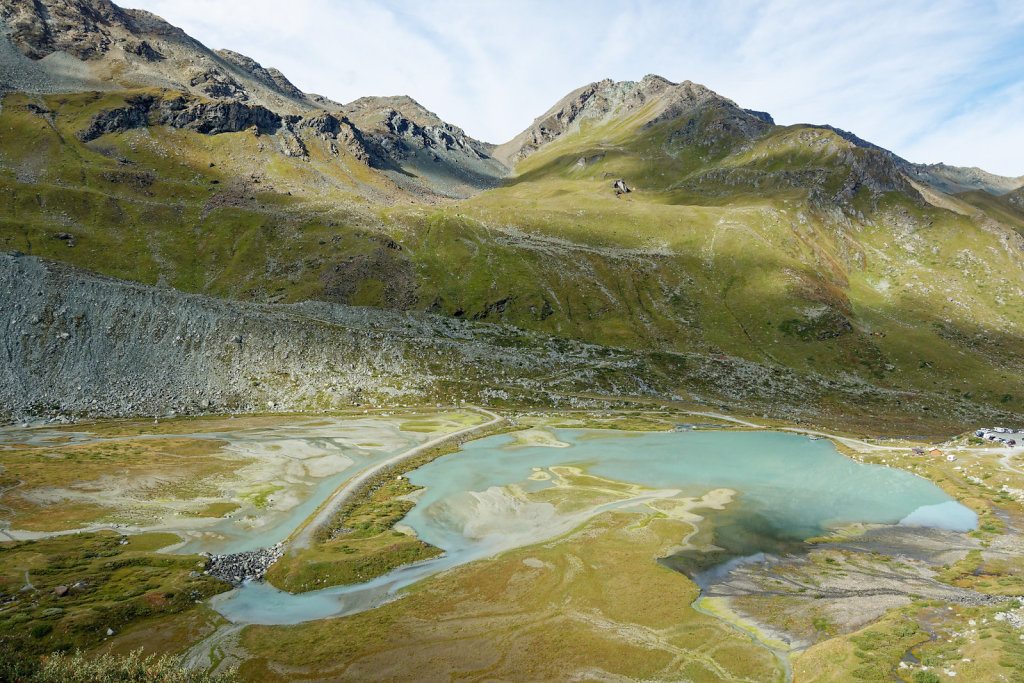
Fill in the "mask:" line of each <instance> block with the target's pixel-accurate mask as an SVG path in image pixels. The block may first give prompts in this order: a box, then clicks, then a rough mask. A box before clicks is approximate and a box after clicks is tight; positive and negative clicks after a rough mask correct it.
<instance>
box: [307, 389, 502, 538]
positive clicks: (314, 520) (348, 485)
mask: <svg viewBox="0 0 1024 683" xmlns="http://www.w3.org/2000/svg"><path fill="white" fill-rule="evenodd" d="M465 407H466V408H471V409H473V410H476V411H478V412H481V413H483V414H484V415H487V416H489V417H491V418H492V419H491V420H490V421H489V422H484V423H483V424H479V425H473V426H472V427H465V428H464V429H460V430H458V431H456V432H449V433H448V434H443V435H441V436H438V437H435V438H433V439H431V440H429V441H425V442H423V443H421V444H420V445H419V446H414V447H413V448H410V449H409V450H407V451H402V452H401V453H399V454H397V455H393V456H391V457H390V458H388V459H387V460H382V461H381V462H379V463H377V464H376V465H373V466H372V467H368V468H366V469H365V470H363V471H362V472H360V473H359V474H357V475H356V476H354V477H352V478H351V479H349V480H348V481H347V482H345V484H344V485H342V486H341V487H340V488H338V490H336V491H335V492H334V493H332V494H331V496H330V498H328V499H327V500H326V501H325V502H324V504H323V505H322V506H320V509H319V510H318V511H317V512H316V513H314V515H313V516H312V517H311V518H310V519H309V521H308V522H307V523H306V524H304V525H303V526H302V527H300V528H299V530H298V531H297V532H296V533H295V535H293V536H292V539H291V541H290V542H289V544H288V545H289V548H288V549H289V550H299V549H303V548H308V547H309V546H310V542H311V541H312V539H313V534H315V533H316V530H317V529H319V528H320V527H322V526H323V525H325V524H327V523H328V522H329V521H330V520H331V519H332V518H333V517H334V516H335V515H336V514H337V513H338V511H339V510H341V509H342V508H343V507H344V506H345V505H347V504H348V503H349V501H351V500H352V498H353V497H354V496H355V495H356V494H357V493H358V492H359V489H360V488H362V486H363V485H364V484H365V483H366V482H368V481H369V480H370V479H372V478H373V477H375V476H376V475H377V474H379V473H380V472H382V471H384V470H386V469H387V468H389V467H391V466H392V465H396V464H398V463H400V462H402V461H404V460H408V459H410V458H415V457H416V456H417V455H420V454H421V453H423V452H424V451H426V450H428V449H430V448H434V447H435V446H440V445H441V444H443V443H445V442H446V441H450V440H453V439H457V438H459V437H461V436H464V435H466V434H470V433H472V432H475V431H477V430H482V429H487V428H488V427H492V426H494V425H497V424H499V423H501V422H502V421H503V420H505V418H504V417H502V416H501V415H498V414H497V413H492V412H491V411H489V410H487V409H486V408H481V407H479V406H473V405H467V406H465Z"/></svg>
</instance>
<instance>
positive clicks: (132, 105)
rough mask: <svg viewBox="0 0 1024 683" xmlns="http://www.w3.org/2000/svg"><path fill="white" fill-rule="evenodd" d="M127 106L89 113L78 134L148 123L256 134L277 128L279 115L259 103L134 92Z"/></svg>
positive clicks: (87, 138)
mask: <svg viewBox="0 0 1024 683" xmlns="http://www.w3.org/2000/svg"><path fill="white" fill-rule="evenodd" d="M127 103H128V106H126V107H119V108H117V109H107V110H104V111H101V112H99V113H98V114H96V115H95V116H93V118H92V120H91V121H90V123H89V127H88V128H86V129H85V130H84V131H82V132H81V133H80V134H79V138H80V139H81V140H83V141H85V142H88V141H90V140H95V139H96V138H98V137H100V136H101V135H104V134H106V133H118V132H122V131H125V130H129V129H131V128H142V127H144V126H148V125H165V126H171V127H172V128H185V129H188V130H194V131H196V132H198V133H204V134H207V135H216V134H218V133H237V132H240V131H243V130H247V129H249V128H256V130H258V131H259V132H260V133H273V132H276V131H277V129H278V128H280V127H281V122H282V121H281V117H280V116H278V115H277V114H275V113H274V112H272V111H270V110H268V109H266V108H265V107H261V106H259V105H248V104H243V103H241V102H237V101H233V102H204V101H200V100H195V99H192V98H189V97H185V96H179V97H172V98H170V99H159V98H157V97H154V96H150V95H138V96H134V97H130V98H129V99H128V100H127Z"/></svg>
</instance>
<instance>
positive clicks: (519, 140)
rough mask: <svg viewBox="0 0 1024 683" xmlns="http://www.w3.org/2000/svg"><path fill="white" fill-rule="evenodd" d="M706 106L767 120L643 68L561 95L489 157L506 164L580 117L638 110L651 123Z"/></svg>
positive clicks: (753, 126)
mask: <svg viewBox="0 0 1024 683" xmlns="http://www.w3.org/2000/svg"><path fill="white" fill-rule="evenodd" d="M707 107H725V108H728V109H730V110H734V112H735V114H736V116H737V117H738V118H739V119H743V120H744V123H745V124H746V125H747V127H748V128H750V130H751V131H754V132H756V131H757V130H760V129H763V128H764V127H765V126H768V125H771V124H772V123H773V122H772V120H771V117H770V116H769V115H768V114H765V113H764V112H751V111H747V110H745V109H742V108H740V107H739V106H738V105H737V104H736V103H735V102H733V101H732V100H730V99H727V98H725V97H722V96H721V95H719V94H717V93H716V92H714V91H713V90H711V89H710V88H707V87H706V86H703V85H701V84H699V83H693V82H692V81H683V82H682V83H673V82H672V81H670V80H668V79H667V78H664V77H662V76H658V75H655V74H648V75H647V76H644V77H643V78H642V79H641V80H639V81H613V80H611V79H607V78H606V79H604V80H601V81H596V82H594V83H589V84H588V85H585V86H583V87H582V88H577V89H576V90H573V91H572V92H571V93H569V94H568V95H566V96H565V97H563V98H562V99H561V100H559V101H558V102H557V103H555V105H554V106H553V107H552V108H551V109H549V110H548V111H546V112H545V113H544V114H542V115H541V116H539V117H538V118H537V119H535V120H534V122H533V125H531V126H530V127H529V128H527V129H526V130H524V131H523V132H522V133H520V134H519V135H517V136H516V137H515V138H513V139H512V140H510V141H509V142H506V143H504V144H502V145H499V146H498V147H497V149H496V150H495V157H496V158H498V159H500V160H501V161H503V162H504V163H505V164H506V165H509V166H512V165H514V164H515V163H516V162H518V161H521V160H522V159H525V158H526V157H527V156H529V155H530V154H532V153H534V152H535V151H537V150H538V149H539V148H540V147H542V146H543V145H545V144H547V143H548V142H551V141H552V140H554V139H556V138H558V137H561V136H562V135H564V134H566V133H568V132H570V131H573V130H578V129H579V126H580V124H581V123H582V122H583V121H601V120H609V119H613V118H623V119H624V118H626V117H629V116H633V115H635V114H637V113H640V112H642V113H643V116H642V117H641V118H640V122H639V125H642V126H652V125H655V124H658V123H661V122H664V121H668V120H672V119H675V118H679V117H680V116H683V115H684V114H688V113H692V112H694V111H696V110H698V109H702V108H707Z"/></svg>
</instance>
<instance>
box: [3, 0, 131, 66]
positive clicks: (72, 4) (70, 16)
mask: <svg viewBox="0 0 1024 683" xmlns="http://www.w3.org/2000/svg"><path fill="white" fill-rule="evenodd" d="M0 18H3V20H4V22H6V24H7V26H8V28H9V30H10V40H11V41H12V42H13V43H14V44H15V45H16V46H17V47H18V49H20V50H21V51H22V53H23V54H24V55H25V56H26V57H29V58H30V59H42V58H43V57H46V56H47V55H49V54H52V53H54V52H57V51H62V52H67V53H68V54H70V55H72V56H74V57H77V58H78V59H83V60H86V59H96V58H99V57H101V56H103V55H104V54H106V52H107V51H108V50H109V49H110V47H111V44H112V43H113V36H112V34H111V30H110V29H111V28H112V27H114V26H120V27H123V28H126V29H129V30H130V29H131V27H132V20H131V17H130V16H129V15H128V14H127V13H126V12H125V11H124V10H122V9H121V8H119V7H118V6H117V5H114V4H113V3H111V2H109V0H49V1H48V2H41V1H40V0H6V1H5V2H4V3H3V4H0Z"/></svg>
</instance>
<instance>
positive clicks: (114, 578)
mask: <svg viewBox="0 0 1024 683" xmlns="http://www.w3.org/2000/svg"><path fill="white" fill-rule="evenodd" d="M179 541H180V539H179V538H178V537H177V536H175V535H174V534H158V533H154V534H141V535H137V536H132V537H128V538H127V540H122V537H121V536H120V535H119V534H115V533H109V532H105V533H96V534H73V535H68V536H59V537H56V538H51V539H45V540H38V541H24V542H9V543H0V594H2V601H3V610H2V611H0V656H3V653H4V652H8V653H10V652H15V651H17V652H20V653H21V654H23V655H24V654H28V655H33V656H35V655H43V654H46V653H49V652H55V651H73V650H76V649H92V648H95V647H97V646H99V645H101V644H102V643H103V642H104V641H105V640H107V639H108V638H109V637H110V635H112V634H113V633H115V632H120V631H124V630H125V629H129V628H132V627H136V626H138V625H140V624H143V623H146V622H147V621H150V620H160V619H163V618H165V617H168V616H171V615H177V614H181V613H185V612H189V611H194V610H196V609H198V607H197V601H202V600H204V599H206V598H208V597H210V596H212V595H215V594H217V593H220V592H222V591H225V590H228V589H229V588H230V587H231V586H230V585H229V584H227V583H225V582H223V581H220V580H217V579H214V578H211V577H209V576H204V575H202V574H199V575H198V576H196V577H192V576H191V573H192V572H201V571H202V569H203V566H204V564H205V560H204V559H203V558H201V557H199V556H194V555H167V554H160V553H157V552H154V551H156V550H159V549H160V548H164V547H166V546H168V545H173V544H175V543H177V542H179ZM61 587H62V588H61ZM63 589H66V594H64V595H59V594H58V593H59V592H61V591H62V590H63ZM108 629H109V630H110V631H111V633H110V634H108V632H107V631H108Z"/></svg>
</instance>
